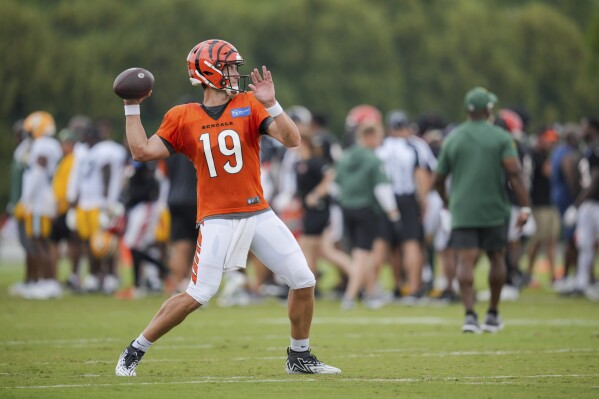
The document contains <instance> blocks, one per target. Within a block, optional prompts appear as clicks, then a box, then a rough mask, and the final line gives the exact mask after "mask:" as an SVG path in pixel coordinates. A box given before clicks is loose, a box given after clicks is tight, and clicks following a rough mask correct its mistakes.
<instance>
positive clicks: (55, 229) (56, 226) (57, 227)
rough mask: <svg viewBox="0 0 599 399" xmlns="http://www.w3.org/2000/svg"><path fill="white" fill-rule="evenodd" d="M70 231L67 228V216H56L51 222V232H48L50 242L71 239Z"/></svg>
mask: <svg viewBox="0 0 599 399" xmlns="http://www.w3.org/2000/svg"><path fill="white" fill-rule="evenodd" d="M71 234H72V232H71V230H69V228H68V227H67V214H66V213H65V214H63V215H60V216H58V217H57V218H56V219H54V220H53V221H52V231H51V232H50V241H52V242H56V243H57V242H60V241H62V240H69V239H71Z"/></svg>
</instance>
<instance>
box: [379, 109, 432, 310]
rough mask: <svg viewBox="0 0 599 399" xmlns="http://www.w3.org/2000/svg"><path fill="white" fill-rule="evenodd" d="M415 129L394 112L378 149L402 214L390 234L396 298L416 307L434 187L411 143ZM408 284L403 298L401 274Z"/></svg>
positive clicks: (419, 292) (419, 295) (404, 118)
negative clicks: (429, 198)
mask: <svg viewBox="0 0 599 399" xmlns="http://www.w3.org/2000/svg"><path fill="white" fill-rule="evenodd" d="M411 136H412V129H411V127H410V123H409V120H408V118H407V116H406V114H405V113H404V112H402V111H392V112H390V113H389V114H388V116H387V137H386V138H385V140H384V141H383V144H382V145H381V146H380V147H379V148H378V149H377V151H376V153H377V156H378V157H379V158H380V159H381V161H382V164H383V167H384V170H385V173H386V174H387V176H388V177H389V180H390V182H391V185H392V187H393V193H394V195H395V200H396V202H397V208H398V209H399V213H400V214H401V229H400V230H399V231H398V232H397V233H396V232H393V229H389V231H390V232H391V235H390V239H389V240H388V242H389V243H390V248H391V251H392V258H391V259H392V262H391V263H392V269H393V275H394V282H395V291H394V295H395V297H396V299H398V300H400V301H401V302H402V303H406V304H414V303H415V302H417V301H418V300H419V299H420V298H421V297H422V296H423V292H422V266H423V252H422V251H423V248H422V243H423V239H424V231H423V226H422V216H423V214H424V212H425V211H426V200H427V196H428V192H429V190H430V187H431V178H430V174H429V171H428V170H427V166H426V164H425V163H424V161H423V159H422V158H421V157H420V155H419V154H420V153H419V151H418V150H417V149H416V146H415V145H414V144H412V142H410V140H409V138H410V137H411ZM402 272H404V273H405V277H406V280H407V295H406V296H405V298H402V293H401V288H402V287H401V280H402V279H401V274H402Z"/></svg>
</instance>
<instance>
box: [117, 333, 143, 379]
mask: <svg viewBox="0 0 599 399" xmlns="http://www.w3.org/2000/svg"><path fill="white" fill-rule="evenodd" d="M131 344H133V341H131ZM131 344H129V346H128V347H126V348H125V350H124V351H123V353H121V356H120V357H119V361H118V362H117V363H116V368H115V373H116V375H117V376H119V377H135V376H136V375H137V374H136V373H135V368H136V367H137V364H138V363H139V362H140V360H141V358H142V357H143V356H144V355H145V352H144V351H141V350H139V349H135V348H134V347H133V345H131Z"/></svg>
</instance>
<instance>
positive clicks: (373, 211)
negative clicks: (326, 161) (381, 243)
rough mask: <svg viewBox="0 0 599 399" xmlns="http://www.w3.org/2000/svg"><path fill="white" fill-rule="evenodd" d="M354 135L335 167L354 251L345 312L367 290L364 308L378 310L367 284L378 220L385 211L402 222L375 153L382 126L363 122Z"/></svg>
mask: <svg viewBox="0 0 599 399" xmlns="http://www.w3.org/2000/svg"><path fill="white" fill-rule="evenodd" d="M355 134H356V135H355V138H356V144H355V145H353V146H352V147H350V149H348V150H347V151H346V152H345V153H344V154H343V156H342V157H341V160H340V161H339V162H338V164H337V165H336V167H335V172H336V176H335V185H334V186H333V192H335V193H337V195H336V196H337V198H338V202H339V204H340V206H341V208H342V209H343V222H344V225H345V229H346V232H347V235H348V238H349V243H350V248H351V271H350V275H349V281H348V284H347V289H346V291H345V294H344V296H343V299H342V302H341V308H342V309H344V310H350V309H353V308H354V307H355V305H356V299H357V297H358V294H359V293H360V292H361V290H364V291H365V292H364V305H366V306H367V307H379V306H378V304H376V305H375V304H372V303H370V300H371V299H372V300H375V297H376V294H377V293H376V292H374V291H373V289H374V288H375V287H373V286H372V285H371V286H370V287H368V284H367V283H368V281H369V279H370V280H371V276H372V274H373V271H374V269H373V268H374V262H373V261H374V259H373V257H372V245H373V242H374V239H375V238H376V234H377V228H378V226H377V220H379V218H380V215H381V213H382V210H383V211H384V212H385V213H386V214H387V216H388V218H389V220H390V221H392V222H393V223H394V224H395V225H397V223H399V221H400V214H399V211H398V209H397V203H396V202H395V198H394V196H393V189H392V187H391V184H390V183H389V179H388V177H387V176H386V174H385V172H384V169H383V165H382V162H381V160H380V159H379V158H378V157H377V155H376V153H375V149H376V148H377V147H378V146H379V145H380V143H381V140H382V138H383V134H384V132H383V127H382V125H381V124H380V123H379V124H376V123H362V124H360V125H359V126H358V128H357V130H356V132H355ZM369 277H370V278H369ZM377 302H378V301H377Z"/></svg>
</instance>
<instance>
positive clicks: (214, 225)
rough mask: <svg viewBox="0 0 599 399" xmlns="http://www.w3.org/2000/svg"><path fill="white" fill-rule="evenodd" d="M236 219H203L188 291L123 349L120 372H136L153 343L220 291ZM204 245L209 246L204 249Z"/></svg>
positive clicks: (171, 301)
mask: <svg viewBox="0 0 599 399" xmlns="http://www.w3.org/2000/svg"><path fill="white" fill-rule="evenodd" d="M233 222H234V221H232V220H226V219H212V220H207V221H205V222H203V223H202V227H201V229H200V233H199V235H198V242H197V247H196V254H195V256H194V260H193V266H192V276H191V281H190V282H189V286H188V288H187V291H186V292H182V293H180V294H177V295H175V296H173V297H171V298H169V299H168V300H166V301H165V302H164V303H163V304H162V306H161V308H160V310H158V313H156V315H155V316H154V318H153V319H152V320H151V321H150V323H149V324H148V326H147V327H146V328H145V329H144V330H143V332H142V333H141V334H140V335H139V337H137V339H135V340H134V341H133V342H132V343H131V345H129V346H128V347H127V348H125V350H124V351H123V352H122V353H121V356H120V357H119V360H118V362H117V366H116V369H115V371H116V375H118V376H135V375H136V371H135V370H136V367H137V364H138V363H139V361H140V360H141V358H142V356H143V355H144V354H145V352H147V350H148V349H149V348H150V346H151V345H152V344H153V343H154V342H156V341H157V340H158V339H159V338H161V337H162V336H163V335H164V334H166V333H167V332H169V331H170V330H171V329H172V328H173V327H175V326H177V325H179V324H180V323H181V322H182V321H183V320H185V318H186V317H187V316H188V315H189V314H190V313H192V312H193V311H194V310H196V309H198V308H199V307H200V306H202V305H205V304H206V303H208V301H210V299H211V298H212V297H213V296H214V295H215V294H216V293H217V291H218V289H219V287H220V283H221V280H222V275H223V265H224V262H225V256H226V254H227V249H228V248H229V245H230V243H231V239H232V237H233ZM202 247H204V248H208V250H204V251H202Z"/></svg>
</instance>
